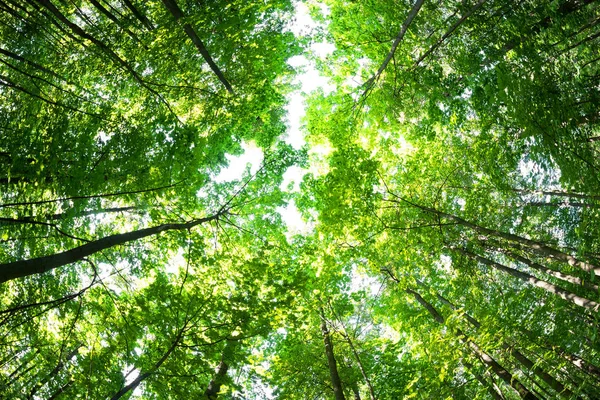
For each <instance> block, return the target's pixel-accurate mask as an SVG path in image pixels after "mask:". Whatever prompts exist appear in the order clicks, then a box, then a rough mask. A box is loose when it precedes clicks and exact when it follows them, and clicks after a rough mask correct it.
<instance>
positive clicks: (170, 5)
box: [162, 0, 233, 94]
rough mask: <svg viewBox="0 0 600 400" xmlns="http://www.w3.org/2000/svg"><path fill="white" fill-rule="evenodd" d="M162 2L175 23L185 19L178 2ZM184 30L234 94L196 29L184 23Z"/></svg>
mask: <svg viewBox="0 0 600 400" xmlns="http://www.w3.org/2000/svg"><path fill="white" fill-rule="evenodd" d="M162 2H163V4H164V5H165V7H166V8H167V10H169V12H170V13H171V14H172V15H173V17H174V18H175V21H179V20H180V19H182V18H184V15H183V12H182V11H181V9H180V8H179V6H178V5H177V1H176V0H162ZM183 30H184V31H185V33H186V34H187V35H188V36H189V38H190V39H192V42H193V43H194V45H195V46H196V48H197V49H198V51H199V52H200V54H201V55H202V58H204V61H206V62H207V63H208V65H209V67H210V69H211V70H212V71H213V72H214V73H215V75H216V76H217V78H219V80H220V81H221V83H222V84H223V86H225V88H226V89H227V91H228V92H229V93H232V94H233V88H232V87H231V84H230V83H229V81H228V80H227V78H225V75H223V72H222V71H221V70H220V69H219V67H218V66H217V64H215V62H214V60H213V59H212V56H211V55H210V53H209V52H208V50H207V49H206V46H204V43H203V42H202V40H200V38H199V37H198V35H197V34H196V31H195V30H194V28H193V27H192V26H191V25H190V24H187V23H184V24H183Z"/></svg>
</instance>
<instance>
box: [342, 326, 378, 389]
mask: <svg viewBox="0 0 600 400" xmlns="http://www.w3.org/2000/svg"><path fill="white" fill-rule="evenodd" d="M336 319H337V320H338V322H339V323H340V325H341V326H342V329H343V332H340V333H341V334H342V336H343V337H344V340H346V343H348V345H349V346H350V350H352V354H353V355H354V359H355V360H356V363H357V364H358V368H359V369H360V373H361V375H362V377H363V379H364V380H365V383H366V384H367V387H368V388H369V397H370V399H371V400H375V390H373V385H372V384H371V380H370V379H369V376H368V375H367V372H366V371H365V367H364V366H363V363H362V360H361V359H360V355H359V354H358V351H356V347H354V343H353V341H352V339H351V338H350V336H349V335H348V331H347V330H346V326H345V325H344V322H343V321H342V319H341V318H340V317H338V316H337V315H336Z"/></svg>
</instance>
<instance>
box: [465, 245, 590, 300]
mask: <svg viewBox="0 0 600 400" xmlns="http://www.w3.org/2000/svg"><path fill="white" fill-rule="evenodd" d="M455 250H456V251H458V252H459V253H462V254H464V255H466V256H468V257H470V258H472V259H474V260H477V261H479V262H480V263H482V264H485V265H489V266H490V267H493V268H495V269H497V270H499V271H502V272H506V273H507V274H509V275H512V276H514V277H515V278H518V279H520V280H522V281H523V282H528V283H530V284H532V285H534V286H537V287H539V288H541V289H544V290H546V291H548V292H550V293H554V294H556V295H558V296H559V297H560V298H561V299H564V300H567V301H569V302H571V303H573V304H575V305H578V306H580V307H584V308H587V309H589V310H592V311H598V310H599V309H600V304H599V303H597V302H595V301H593V300H589V299H586V298H585V297H581V296H578V295H576V294H575V293H572V292H570V291H568V290H565V289H563V288H561V287H558V286H556V285H553V284H552V283H550V282H546V281H544V280H541V279H538V278H536V277H535V276H533V275H530V274H528V273H525V272H521V271H519V270H516V269H514V268H510V267H507V266H505V265H502V264H500V263H497V262H496V261H492V260H490V259H488V258H485V257H482V256H480V255H477V254H474V253H471V252H470V251H467V250H463V249H461V248H455Z"/></svg>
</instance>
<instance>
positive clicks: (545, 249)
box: [395, 196, 600, 275]
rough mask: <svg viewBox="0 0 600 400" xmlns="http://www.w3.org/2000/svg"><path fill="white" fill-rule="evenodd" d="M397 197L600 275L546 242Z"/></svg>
mask: <svg viewBox="0 0 600 400" xmlns="http://www.w3.org/2000/svg"><path fill="white" fill-rule="evenodd" d="M395 197H397V198H399V199H400V200H401V201H403V202H405V203H408V204H410V205H412V206H414V207H417V208H419V209H421V210H423V211H427V212H430V213H432V214H435V215H438V216H440V217H444V218H448V219H450V220H452V221H454V222H456V223H457V224H459V225H462V226H464V227H467V228H469V229H471V230H473V231H475V232H477V233H480V234H482V235H485V236H494V237H499V238H502V239H506V240H508V241H510V242H515V243H519V244H521V245H524V246H527V247H528V248H530V249H532V250H534V251H535V252H537V253H539V254H541V255H543V256H546V257H550V258H555V259H557V260H560V261H563V262H565V263H567V264H569V265H572V266H576V267H578V268H580V269H582V270H583V271H586V272H593V273H594V274H596V275H600V267H598V266H596V265H593V264H591V263H589V262H587V261H582V260H579V259H577V258H576V257H574V256H572V255H570V254H567V253H564V252H562V251H560V250H557V249H555V248H553V247H550V246H548V245H546V244H545V243H542V242H538V241H535V240H531V239H527V238H524V237H522V236H518V235H515V234H512V233H508V232H502V231H498V230H495V229H489V228H484V227H483V226H480V225H477V224H475V223H473V222H470V221H467V220H465V219H463V218H461V217H458V216H456V215H453V214H448V213H445V212H443V211H440V210H436V209H435V208H431V207H426V206H422V205H418V204H415V203H413V202H411V201H408V200H406V199H403V198H400V197H398V196H395Z"/></svg>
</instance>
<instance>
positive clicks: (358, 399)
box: [350, 382, 360, 400]
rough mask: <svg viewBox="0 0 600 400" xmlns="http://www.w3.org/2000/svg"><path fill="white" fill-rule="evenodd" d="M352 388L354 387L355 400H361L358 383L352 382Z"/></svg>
mask: <svg viewBox="0 0 600 400" xmlns="http://www.w3.org/2000/svg"><path fill="white" fill-rule="evenodd" d="M350 386H351V387H352V393H353V394H354V400H360V391H359V390H358V385H357V384H356V382H352V383H351V384H350Z"/></svg>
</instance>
